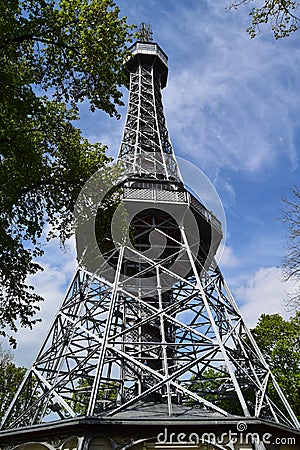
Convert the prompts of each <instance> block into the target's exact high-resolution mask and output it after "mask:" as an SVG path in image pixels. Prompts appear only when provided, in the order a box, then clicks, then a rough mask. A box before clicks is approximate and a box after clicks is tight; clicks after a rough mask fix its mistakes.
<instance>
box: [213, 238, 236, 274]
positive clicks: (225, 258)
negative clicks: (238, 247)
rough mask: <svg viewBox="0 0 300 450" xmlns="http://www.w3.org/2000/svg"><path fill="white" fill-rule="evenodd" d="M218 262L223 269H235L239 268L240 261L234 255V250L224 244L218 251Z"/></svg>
mask: <svg viewBox="0 0 300 450" xmlns="http://www.w3.org/2000/svg"><path fill="white" fill-rule="evenodd" d="M216 260H217V261H219V264H220V266H221V267H222V268H233V267H237V266H238V259H237V258H236V256H235V255H234V253H233V249H232V248H231V247H228V246H226V245H223V244H222V243H221V244H220V245H219V248H218V250H217V255H216Z"/></svg>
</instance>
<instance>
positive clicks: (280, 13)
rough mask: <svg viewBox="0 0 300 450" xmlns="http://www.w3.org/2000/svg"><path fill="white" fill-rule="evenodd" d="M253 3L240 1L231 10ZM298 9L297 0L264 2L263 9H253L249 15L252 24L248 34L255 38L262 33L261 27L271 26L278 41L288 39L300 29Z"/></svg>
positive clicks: (267, 0)
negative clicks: (264, 25)
mask: <svg viewBox="0 0 300 450" xmlns="http://www.w3.org/2000/svg"><path fill="white" fill-rule="evenodd" d="M252 1H253V0H240V1H238V2H234V3H233V4H231V5H230V7H229V8H234V9H237V8H239V7H240V6H242V5H248V4H251V2H252ZM298 7H299V1H295V0H263V5H262V6H261V7H254V8H252V9H251V11H250V13H249V15H250V17H251V20H252V24H251V26H250V27H248V28H247V32H248V33H249V35H250V36H251V37H252V38H254V37H255V36H257V35H258V34H259V33H260V25H263V24H270V26H271V29H272V31H273V34H274V36H275V38H276V39H279V38H283V37H287V36H289V35H290V34H291V33H293V32H294V31H297V30H298V28H299V23H300V17H299V16H297V14H296V10H297V9H298Z"/></svg>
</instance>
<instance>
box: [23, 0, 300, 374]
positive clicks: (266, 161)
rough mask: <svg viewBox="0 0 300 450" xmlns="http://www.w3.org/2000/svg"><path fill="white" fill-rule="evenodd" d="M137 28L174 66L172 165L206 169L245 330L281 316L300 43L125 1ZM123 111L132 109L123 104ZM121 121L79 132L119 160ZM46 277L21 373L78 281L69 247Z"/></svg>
mask: <svg viewBox="0 0 300 450" xmlns="http://www.w3.org/2000/svg"><path fill="white" fill-rule="evenodd" d="M117 3H118V5H119V6H120V8H121V11H122V14H123V15H126V16H127V17H128V21H129V22H134V23H137V24H139V23H141V22H146V23H150V24H151V25H152V28H153V33H154V40H155V41H156V42H158V43H159V45H160V46H161V47H162V48H163V50H164V51H165V52H166V53H167V55H168V57H169V80H168V85H167V87H166V89H164V91H163V101H164V105H165V114H166V118H167V124H168V128H169V132H170V137H171V141H172V144H173V147H174V151H175V153H176V155H178V156H180V157H182V158H185V159H187V160H189V161H191V162H192V163H193V164H195V165H196V166H198V167H199V168H200V169H201V170H202V171H203V172H204V173H205V174H206V175H207V176H208V177H209V179H210V180H211V182H212V183H213V184H214V186H215V188H216V189H217V191H218V193H219V196H220V198H221V200H222V203H223V206H224V209H225V213H226V219H227V240H226V246H225V251H224V256H223V258H222V260H221V262H220V267H221V270H222V271H223V273H224V275H225V278H226V280H227V282H228V284H229V287H230V288H231V290H232V292H233V294H234V296H235V298H236V300H237V301H238V304H239V306H240V308H241V310H242V312H243V314H244V317H245V320H246V322H247V323H248V325H249V326H254V325H255V323H256V321H257V318H258V317H259V315H260V314H261V313H262V312H265V313H270V314H272V313H275V312H279V313H281V314H282V315H284V316H285V317H288V316H289V315H290V314H289V313H287V312H286V311H285V310H284V308H283V305H282V303H283V300H284V298H285V291H287V290H289V289H291V287H292V286H291V284H284V283H282V282H281V281H280V264H281V259H282V256H283V254H284V247H285V245H286V234H287V229H286V227H285V226H284V224H282V223H281V222H280V221H279V220H278V218H279V217H280V216H281V210H282V203H281V198H282V196H283V195H288V193H289V189H290V188H291V187H293V186H295V185H297V184H298V185H299V184H300V183H299V144H300V115H299V106H300V77H299V66H300V46H299V38H300V34H299V33H300V32H298V33H296V34H295V35H294V36H292V37H290V38H288V39H284V40H279V41H275V39H274V37H273V35H272V34H271V32H270V31H269V29H268V28H263V29H262V34H261V35H260V36H258V37H257V38H255V39H250V37H249V36H248V35H247V33H246V32H245V29H246V27H247V26H248V25H249V23H250V19H249V16H248V10H247V8H246V7H242V8H240V9H239V10H238V11H226V10H225V8H226V6H228V3H230V2H229V1H228V2H227V0H201V1H199V0H172V1H169V0H164V1H161V0H147V1H146V0H130V1H126V0H118V1H117ZM124 101H125V103H126V101H127V94H126V93H125V97H124ZM120 112H121V114H122V118H121V119H120V120H119V121H117V120H116V119H111V118H109V117H107V116H106V115H105V114H103V113H100V112H96V113H94V114H92V113H90V112H89V110H88V105H86V104H83V106H82V108H81V121H80V123H79V124H78V126H80V127H81V128H82V130H83V133H84V135H85V136H86V137H87V138H89V139H90V140H92V141H100V142H102V143H104V144H107V145H108V146H109V153H110V154H111V155H113V156H116V155H117V152H118V148H119V145H120V140H121V136H122V130H123V124H124V119H125V114H126V107H124V108H121V109H120ZM42 263H43V265H44V267H45V271H44V272H43V273H42V274H39V275H37V276H36V277H34V278H33V279H32V281H33V283H34V284H35V285H36V287H37V290H38V291H39V292H40V293H41V294H42V295H44V296H45V298H46V300H45V302H44V303H43V305H42V310H41V316H42V317H43V322H42V323H41V324H39V325H38V326H37V327H36V328H35V329H34V330H33V331H31V332H30V331H24V330H21V331H20V332H19V333H18V336H17V338H18V340H19V347H18V350H17V351H16V352H15V360H16V363H17V364H24V365H28V364H30V362H31V361H32V360H33V358H34V357H35V354H36V352H37V350H38V347H39V345H40V344H41V341H42V339H43V337H44V336H45V335H46V332H47V329H48V327H49V323H50V322H51V320H52V319H53V317H54V314H55V311H56V310H57V308H58V307H59V304H60V303H61V301H62V299H63V295H64V293H65V290H66V286H67V284H68V283H69V282H70V281H71V278H72V275H73V272H74V271H75V267H76V264H75V260H74V252H73V250H72V245H71V244H70V246H69V249H68V251H67V253H65V254H63V253H62V252H61V251H60V249H59V246H58V245H57V243H55V242H52V243H49V244H48V245H47V247H46V254H45V257H44V259H43V261H42Z"/></svg>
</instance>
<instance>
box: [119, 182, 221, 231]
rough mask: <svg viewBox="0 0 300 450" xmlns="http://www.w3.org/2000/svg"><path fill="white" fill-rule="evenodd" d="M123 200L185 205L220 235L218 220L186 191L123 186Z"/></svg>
mask: <svg viewBox="0 0 300 450" xmlns="http://www.w3.org/2000/svg"><path fill="white" fill-rule="evenodd" d="M123 198H124V200H137V201H146V202H148V201H149V202H150V201H151V202H157V203H187V204H188V205H190V206H191V207H192V208H194V209H195V210H196V211H197V212H198V213H200V214H201V216H202V217H204V218H205V219H206V221H207V222H209V223H210V224H211V225H212V226H213V227H214V228H215V229H216V230H217V231H218V232H219V233H222V224H221V222H220V221H219V219H217V217H216V216H215V215H214V214H213V213H212V212H210V211H208V209H206V208H205V206H204V205H202V203H200V202H199V201H198V200H197V199H196V198H195V197H194V196H193V195H192V194H190V193H189V192H187V191H182V190H171V189H166V188H164V189H157V188H152V189H151V188H138V187H127V186H124V187H123Z"/></svg>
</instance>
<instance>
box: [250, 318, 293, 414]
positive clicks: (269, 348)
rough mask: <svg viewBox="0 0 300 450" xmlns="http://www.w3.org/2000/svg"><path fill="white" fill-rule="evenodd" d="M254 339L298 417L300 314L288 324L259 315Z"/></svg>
mask: <svg viewBox="0 0 300 450" xmlns="http://www.w3.org/2000/svg"><path fill="white" fill-rule="evenodd" d="M252 334H253V336H254V339H255V340H256V342H257V344H258V346H259V348H260V349H261V351H262V354H263V356H264V358H265V359H266V361H267V363H268V364H269V366H270V369H271V371H272V372H273V374H274V376H275V378H276V381H277V382H278V384H279V386H280V387H281V389H282V391H283V393H284V394H285V396H286V398H287V400H288V402H289V404H290V406H291V407H292V409H293V410H294V412H295V414H296V415H298V417H300V312H298V313H296V315H295V317H292V318H291V319H290V320H284V319H283V318H282V317H281V316H280V315H279V314H272V315H268V314H262V315H261V317H260V318H259V320H258V323H257V325H256V327H255V328H254V329H253V330H252Z"/></svg>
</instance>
